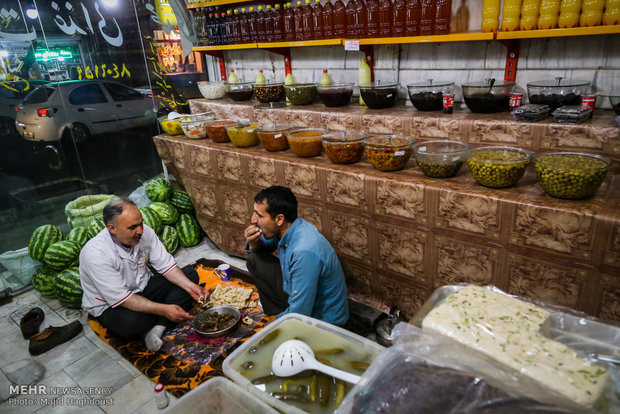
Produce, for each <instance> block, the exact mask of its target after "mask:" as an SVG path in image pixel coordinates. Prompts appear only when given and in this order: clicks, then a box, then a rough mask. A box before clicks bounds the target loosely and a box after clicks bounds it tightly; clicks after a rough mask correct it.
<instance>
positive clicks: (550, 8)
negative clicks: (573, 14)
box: [538, 0, 560, 29]
mask: <svg viewBox="0 0 620 414" xmlns="http://www.w3.org/2000/svg"><path fill="white" fill-rule="evenodd" d="M559 13H560V0H540V14H539V15H538V28H539V29H555V28H556V27H558V14H559Z"/></svg>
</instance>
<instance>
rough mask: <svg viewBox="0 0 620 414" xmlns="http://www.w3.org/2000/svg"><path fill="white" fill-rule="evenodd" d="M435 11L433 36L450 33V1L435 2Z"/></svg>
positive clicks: (440, 0) (438, 0) (439, 0)
mask: <svg viewBox="0 0 620 414" xmlns="http://www.w3.org/2000/svg"><path fill="white" fill-rule="evenodd" d="M435 10H436V11H435V27H434V29H433V34H448V33H450V20H451V18H452V0H437V3H436V9H435Z"/></svg>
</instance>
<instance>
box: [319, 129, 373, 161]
mask: <svg viewBox="0 0 620 414" xmlns="http://www.w3.org/2000/svg"><path fill="white" fill-rule="evenodd" d="M366 138H368V134H367V133H365V132H363V131H328V132H326V133H325V134H323V135H322V136H321V142H322V143H323V150H324V151H325V155H327V158H329V160H330V161H331V162H333V163H334V164H352V163H354V162H358V161H359V160H360V158H362V154H364V140H365V139H366Z"/></svg>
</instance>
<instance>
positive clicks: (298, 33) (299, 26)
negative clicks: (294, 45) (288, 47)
mask: <svg viewBox="0 0 620 414" xmlns="http://www.w3.org/2000/svg"><path fill="white" fill-rule="evenodd" d="M303 15H304V10H303V7H302V5H301V0H298V1H297V7H295V9H294V10H293V17H294V20H295V40H304V22H303Z"/></svg>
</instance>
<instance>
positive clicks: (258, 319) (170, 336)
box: [88, 261, 274, 397]
mask: <svg viewBox="0 0 620 414" xmlns="http://www.w3.org/2000/svg"><path fill="white" fill-rule="evenodd" d="M200 263H201V262H198V264H197V265H196V266H195V268H196V271H197V272H198V275H199V276H200V285H201V286H204V287H205V289H208V290H209V291H213V289H215V287H216V286H217V285H218V284H222V285H223V286H235V287H244V288H247V287H251V288H253V289H254V291H253V292H252V296H251V297H250V300H252V301H257V300H258V292H257V291H256V288H255V287H254V285H252V284H250V283H247V282H245V281H243V280H242V279H245V280H248V279H247V277H245V275H247V273H244V272H241V271H239V270H238V269H234V268H231V278H230V280H228V281H226V282H222V281H221V280H220V279H219V278H218V277H217V276H216V275H215V274H214V273H213V267H214V266H217V265H218V264H220V263H221V262H219V263H218V262H216V261H203V263H205V264H200ZM200 310H201V309H200V308H199V306H198V304H194V308H193V309H191V310H190V312H189V313H191V314H192V315H197V314H198V313H199V312H200ZM246 316H248V317H250V318H251V319H252V323H251V324H246V323H244V322H242V321H239V324H238V325H237V326H236V327H235V329H234V330H233V331H232V332H231V333H230V334H229V335H228V336H225V337H222V338H217V339H211V340H209V339H205V338H202V337H200V336H198V335H197V334H196V332H194V330H193V328H192V325H191V322H192V320H189V321H186V322H183V323H180V324H178V325H177V326H175V327H174V328H170V329H168V330H166V332H165V333H164V337H163V340H164V345H163V346H162V349H161V350H160V351H159V352H152V351H149V350H148V349H147V348H146V345H145V344H144V341H143V340H142V339H135V340H131V341H128V340H126V339H121V338H119V337H117V336H115V335H114V334H112V333H110V332H108V330H107V329H106V328H104V327H103V326H102V325H101V324H100V323H99V321H98V320H97V319H96V318H93V317H89V319H88V323H89V324H90V326H91V328H92V329H93V331H94V332H95V333H96V334H97V335H98V336H99V337H100V338H101V339H103V340H104V341H105V342H107V343H108V344H110V345H111V346H112V347H113V348H114V349H116V350H117V351H118V352H119V353H120V354H121V355H122V357H123V358H125V359H126V360H128V361H129V362H130V363H131V364H132V365H134V366H135V367H136V368H138V369H139V370H140V371H141V372H142V373H143V374H144V375H146V376H147V377H149V378H150V379H151V380H152V381H153V382H155V383H158V382H161V383H162V384H164V386H165V387H166V390H167V391H169V392H170V393H172V394H173V395H174V396H176V397H181V396H182V395H184V394H185V393H186V392H188V391H190V390H191V389H193V388H195V387H196V386H198V385H200V384H202V383H203V382H204V381H206V380H208V379H210V378H212V377H216V376H220V375H224V373H223V371H222V363H223V362H224V359H225V358H226V357H227V356H228V355H230V354H231V353H232V351H234V350H235V349H236V348H237V347H238V346H239V345H240V344H241V343H242V342H244V341H246V340H248V339H249V338H250V337H251V336H252V335H254V333H256V332H258V331H259V330H260V329H262V327H263V326H264V325H265V324H266V323H268V322H269V321H271V320H272V319H273V318H274V317H273V316H266V315H265V314H264V313H263V312H262V311H261V309H260V308H258V307H254V308H246V309H243V310H242V311H241V317H242V319H243V318H244V317H246ZM247 321H248V320H247V319H246V322H247Z"/></svg>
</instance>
